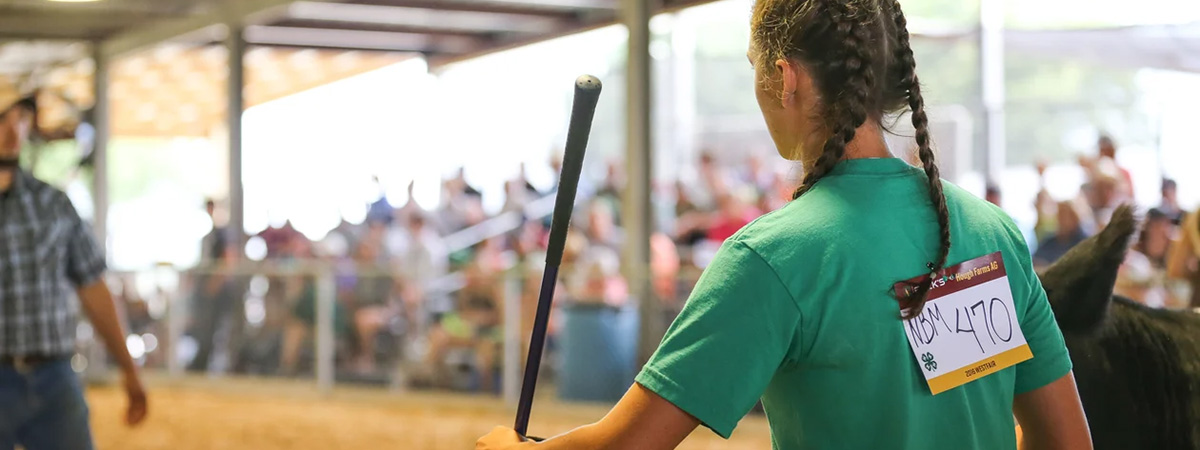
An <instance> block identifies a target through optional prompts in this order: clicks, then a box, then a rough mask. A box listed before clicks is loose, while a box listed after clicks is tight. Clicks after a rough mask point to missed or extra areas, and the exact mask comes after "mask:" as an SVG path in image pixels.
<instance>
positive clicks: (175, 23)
mask: <svg viewBox="0 0 1200 450" xmlns="http://www.w3.org/2000/svg"><path fill="white" fill-rule="evenodd" d="M290 3H292V0H237V1H230V2H224V3H222V6H223V8H221V9H220V10H218V11H214V12H211V13H208V14H203V15H199V16H194V17H188V18H182V19H170V20H163V21H159V22H155V23H154V24H152V25H148V26H146V27H142V28H140V29H137V30H133V31H130V32H126V33H121V34H118V35H117V36H114V37H112V38H110V39H108V40H106V41H104V42H103V43H102V44H101V45H100V53H101V55H103V56H104V57H106V58H110V59H111V58H115V57H118V56H120V55H123V54H126V53H130V52H133V51H137V50H141V49H143V48H145V47H149V46H152V45H155V44H158V43H160V42H163V41H166V40H170V39H173V38H176V37H179V36H182V35H186V34H188V33H193V32H196V31H199V30H203V29H205V28H209V27H212V26H214V25H221V24H226V23H230V22H235V23H236V22H241V23H246V22H251V23H254V22H256V21H261V20H268V19H271V18H273V17H276V16H277V15H278V14H279V12H280V11H281V9H280V8H283V7H286V6H287V5H288V4H290Z"/></svg>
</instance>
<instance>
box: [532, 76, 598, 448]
mask: <svg viewBox="0 0 1200 450" xmlns="http://www.w3.org/2000/svg"><path fill="white" fill-rule="evenodd" d="M600 90H601V84H600V80H599V79H598V78H596V77H593V76H590V75H584V76H581V77H579V79H577V80H575V100H574V106H573V108H572V110H571V125H570V128H568V130H567V147H566V151H565V153H566V154H565V155H564V157H563V164H562V173H561V174H559V182H558V195H557V196H556V198H555V200H554V216H553V219H551V222H550V242H549V247H548V248H547V249H546V270H545V272H544V273H543V274H542V290H541V293H540V294H538V306H537V317H536V318H535V319H534V321H533V336H532V339H530V341H529V357H528V359H527V360H526V361H525V378H524V380H523V381H522V383H521V400H520V403H518V404H517V424H516V426H515V427H514V429H515V430H516V431H517V433H519V434H520V435H521V436H525V432H526V430H527V428H528V427H529V412H530V410H531V409H532V408H533V390H534V388H536V385H537V377H538V368H539V366H540V365H541V362H542V348H543V347H544V346H545V344H546V323H547V322H548V321H549V320H550V303H551V302H552V301H553V299H554V287H555V286H556V285H557V280H558V265H559V264H560V263H562V257H563V247H564V246H565V245H566V241H567V227H568V226H569V225H570V223H571V211H572V210H573V209H574V206H575V191H576V189H577V188H578V187H579V174H580V172H581V171H582V170H583V154H584V153H585V152H586V150H587V141H588V135H589V134H590V133H591V130H592V117H593V116H595V114H596V103H597V102H598V101H599V100H600Z"/></svg>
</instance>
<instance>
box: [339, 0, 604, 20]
mask: <svg viewBox="0 0 1200 450" xmlns="http://www.w3.org/2000/svg"><path fill="white" fill-rule="evenodd" d="M352 3H355V4H363V5H383V6H408V7H414V8H436V9H444V10H448V11H476V12H487V13H512V14H524V15H531V16H548V17H573V16H575V15H576V14H580V13H593V12H596V11H609V12H612V11H616V3H615V2H614V0H352Z"/></svg>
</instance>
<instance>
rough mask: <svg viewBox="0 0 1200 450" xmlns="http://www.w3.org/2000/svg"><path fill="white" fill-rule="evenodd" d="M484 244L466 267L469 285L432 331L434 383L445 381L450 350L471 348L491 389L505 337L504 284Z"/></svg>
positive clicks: (428, 362) (430, 359) (430, 362)
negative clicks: (503, 318) (502, 303)
mask: <svg viewBox="0 0 1200 450" xmlns="http://www.w3.org/2000/svg"><path fill="white" fill-rule="evenodd" d="M490 241H491V240H488V241H485V242H490ZM481 247H482V248H481V249H480V251H479V252H477V254H478V255H480V256H481V257H480V258H479V259H476V260H475V261H472V262H470V263H468V264H467V265H466V267H464V268H463V272H464V275H465V277H466V285H465V286H464V287H463V288H462V289H461V290H460V291H459V295H458V296H457V299H456V301H455V305H454V310H453V311H450V312H448V313H446V314H445V315H443V316H442V318H441V320H439V321H438V323H436V324H434V327H433V329H432V330H430V333H429V352H428V353H427V354H426V360H425V364H426V370H427V373H425V374H424V375H425V376H426V377H428V378H430V379H431V380H432V381H435V382H436V381H438V380H445V379H446V376H445V370H446V365H445V364H446V357H447V354H448V352H449V351H450V350H454V349H463V350H468V351H470V352H472V356H473V357H474V363H475V370H477V371H478V372H479V373H480V387H481V389H483V391H485V392H492V391H493V389H494V387H495V384H494V380H495V374H496V369H497V367H496V363H497V355H498V354H499V350H500V349H499V347H500V344H501V343H502V339H503V337H504V335H503V333H502V331H501V325H502V317H501V314H502V313H501V307H500V304H499V300H500V298H501V292H502V291H501V286H502V283H500V282H499V280H500V278H499V274H500V272H499V271H498V270H496V268H495V267H494V266H493V264H492V263H491V262H490V261H489V259H490V257H489V256H488V255H487V254H486V252H487V250H486V244H481Z"/></svg>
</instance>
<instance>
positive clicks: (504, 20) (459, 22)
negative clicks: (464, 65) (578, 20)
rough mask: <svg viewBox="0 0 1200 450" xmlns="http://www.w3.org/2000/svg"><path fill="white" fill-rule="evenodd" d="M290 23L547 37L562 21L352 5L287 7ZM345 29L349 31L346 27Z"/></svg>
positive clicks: (493, 14)
mask: <svg viewBox="0 0 1200 450" xmlns="http://www.w3.org/2000/svg"><path fill="white" fill-rule="evenodd" d="M287 15H288V17H289V18H291V19H299V20H312V21H326V22H337V23H346V24H378V25H397V26H408V27H420V28H429V29H440V30H448V31H476V32H516V33H529V34H537V33H549V32H553V31H555V30H557V29H558V28H559V26H560V25H561V23H562V21H560V20H555V19H552V18H547V17H533V16H527V15H521V14H508V13H483V12H474V11H446V10H438V9H432V8H412V7H406V6H381V5H360V4H352V3H321V2H295V3H293V4H291V5H290V6H288V7H287ZM348 28H352V26H351V27H348Z"/></svg>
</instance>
